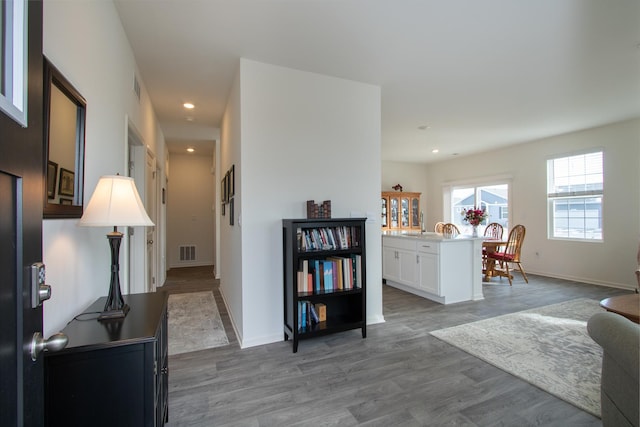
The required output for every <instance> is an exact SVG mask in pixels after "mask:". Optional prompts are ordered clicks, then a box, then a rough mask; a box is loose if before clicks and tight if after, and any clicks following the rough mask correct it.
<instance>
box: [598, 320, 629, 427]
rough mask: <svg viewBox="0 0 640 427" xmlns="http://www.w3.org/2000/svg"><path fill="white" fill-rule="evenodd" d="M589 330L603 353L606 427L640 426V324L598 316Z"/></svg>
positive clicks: (601, 392)
mask: <svg viewBox="0 0 640 427" xmlns="http://www.w3.org/2000/svg"><path fill="white" fill-rule="evenodd" d="M587 330H588V331H589V335H590V336H591V338H593V340H594V341H595V342H597V343H598V344H599V345H600V346H601V347H602V350H603V355H602V381H601V387H600V399H601V402H602V425H603V426H605V427H609V426H612V427H613V426H615V427H623V426H634V427H638V425H639V424H640V414H639V411H638V407H639V406H640V396H639V389H640V383H639V382H638V371H639V370H640V357H639V354H640V325H638V324H636V323H633V322H632V321H630V320H628V319H626V318H625V317H623V316H620V315H618V314H615V313H598V314H595V315H594V316H592V317H591V318H590V319H589V322H588V323H587Z"/></svg>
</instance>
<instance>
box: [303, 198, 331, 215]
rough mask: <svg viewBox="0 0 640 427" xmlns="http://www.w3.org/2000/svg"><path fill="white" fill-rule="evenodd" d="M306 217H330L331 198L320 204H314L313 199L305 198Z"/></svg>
mask: <svg viewBox="0 0 640 427" xmlns="http://www.w3.org/2000/svg"><path fill="white" fill-rule="evenodd" d="M307 218H309V219H313V218H331V200H325V201H324V202H322V204H320V205H316V204H315V200H307Z"/></svg>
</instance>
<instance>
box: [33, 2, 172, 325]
mask: <svg viewBox="0 0 640 427" xmlns="http://www.w3.org/2000/svg"><path fill="white" fill-rule="evenodd" d="M43 8H44V24H43V27H44V28H43V33H44V34H43V44H44V46H43V50H44V54H45V55H46V56H47V58H48V59H49V60H50V61H51V62H52V63H53V65H54V66H55V67H56V68H58V69H59V70H60V71H61V72H62V74H63V75H64V76H65V77H66V78H67V79H68V80H69V81H70V82H71V84H72V85H73V86H74V87H75V88H76V89H77V90H78V91H79V92H80V93H81V94H82V96H83V97H84V98H85V99H86V101H87V117H86V143H85V168H84V169H85V177H84V183H85V187H84V200H85V203H86V202H88V201H89V198H90V197H91V194H92V193H93V190H94V188H95V186H96V183H97V182H98V179H99V177H100V176H102V175H105V174H115V173H120V174H121V175H126V169H125V167H126V151H127V137H126V128H127V120H130V121H131V123H133V124H134V125H135V127H136V128H137V129H138V130H139V131H140V134H141V136H142V138H143V140H144V143H145V144H146V145H147V146H148V148H149V149H150V150H151V151H152V152H154V153H155V156H156V158H157V159H158V161H159V163H160V164H162V163H164V147H163V144H164V142H163V141H164V139H163V137H162V135H161V133H160V131H159V128H158V125H157V122H156V119H155V115H154V112H153V109H152V107H151V104H150V102H149V99H148V96H147V92H146V90H145V88H144V84H143V82H142V81H141V82H140V83H141V90H142V96H141V102H140V104H138V101H137V99H136V98H135V96H134V95H133V90H132V88H133V76H134V73H135V71H136V64H135V60H134V57H133V53H132V50H131V47H130V45H129V43H128V41H127V39H126V36H125V33H124V30H123V29H122V26H121V24H120V20H119V18H118V14H117V12H116V10H115V7H114V5H113V3H111V2H95V1H94V2H66V1H65V2H54V1H48V2H44V5H43ZM76 223H77V220H75V219H73V220H45V221H43V258H44V263H45V264H46V266H47V282H48V283H49V284H51V286H52V297H51V300H49V301H47V302H46V303H45V305H44V328H45V334H46V335H48V334H50V333H52V332H56V331H57V330H59V329H61V328H63V327H64V326H65V325H66V323H67V322H68V321H69V320H71V319H72V318H73V317H74V316H75V315H77V314H79V313H80V312H81V311H82V310H84V309H85V308H86V307H87V306H88V305H89V304H91V303H92V302H93V301H95V299H96V298H98V297H100V296H104V295H106V294H107V292H108V289H109V280H110V263H111V261H110V251H109V244H108V241H107V238H106V233H107V232H108V231H109V230H108V229H102V228H78V227H76ZM140 232H141V233H143V230H142V229H140ZM126 246H127V245H126V241H123V244H122V247H123V248H126ZM120 256H121V258H120V260H121V263H122V260H123V259H124V258H125V256H126V253H122V251H121V254H120ZM120 278H121V282H122V283H123V291H124V292H126V290H127V289H128V283H127V282H126V275H125V274H124V273H122V272H121V277H120Z"/></svg>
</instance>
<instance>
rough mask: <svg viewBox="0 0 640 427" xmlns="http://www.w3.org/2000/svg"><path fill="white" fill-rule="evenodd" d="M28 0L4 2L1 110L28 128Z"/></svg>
mask: <svg viewBox="0 0 640 427" xmlns="http://www.w3.org/2000/svg"><path fill="white" fill-rule="evenodd" d="M26 104H27V0H0V110H2V111H4V112H5V113H6V114H7V115H9V116H10V117H12V118H13V119H14V120H16V121H17V122H18V123H20V124H21V125H22V126H26V125H27V108H26Z"/></svg>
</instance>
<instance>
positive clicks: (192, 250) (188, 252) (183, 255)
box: [180, 245, 196, 261]
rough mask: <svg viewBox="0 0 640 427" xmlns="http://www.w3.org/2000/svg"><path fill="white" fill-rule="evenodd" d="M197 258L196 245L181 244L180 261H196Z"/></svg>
mask: <svg viewBox="0 0 640 427" xmlns="http://www.w3.org/2000/svg"><path fill="white" fill-rule="evenodd" d="M195 260H196V247H195V246H193V245H191V246H180V261H195Z"/></svg>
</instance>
